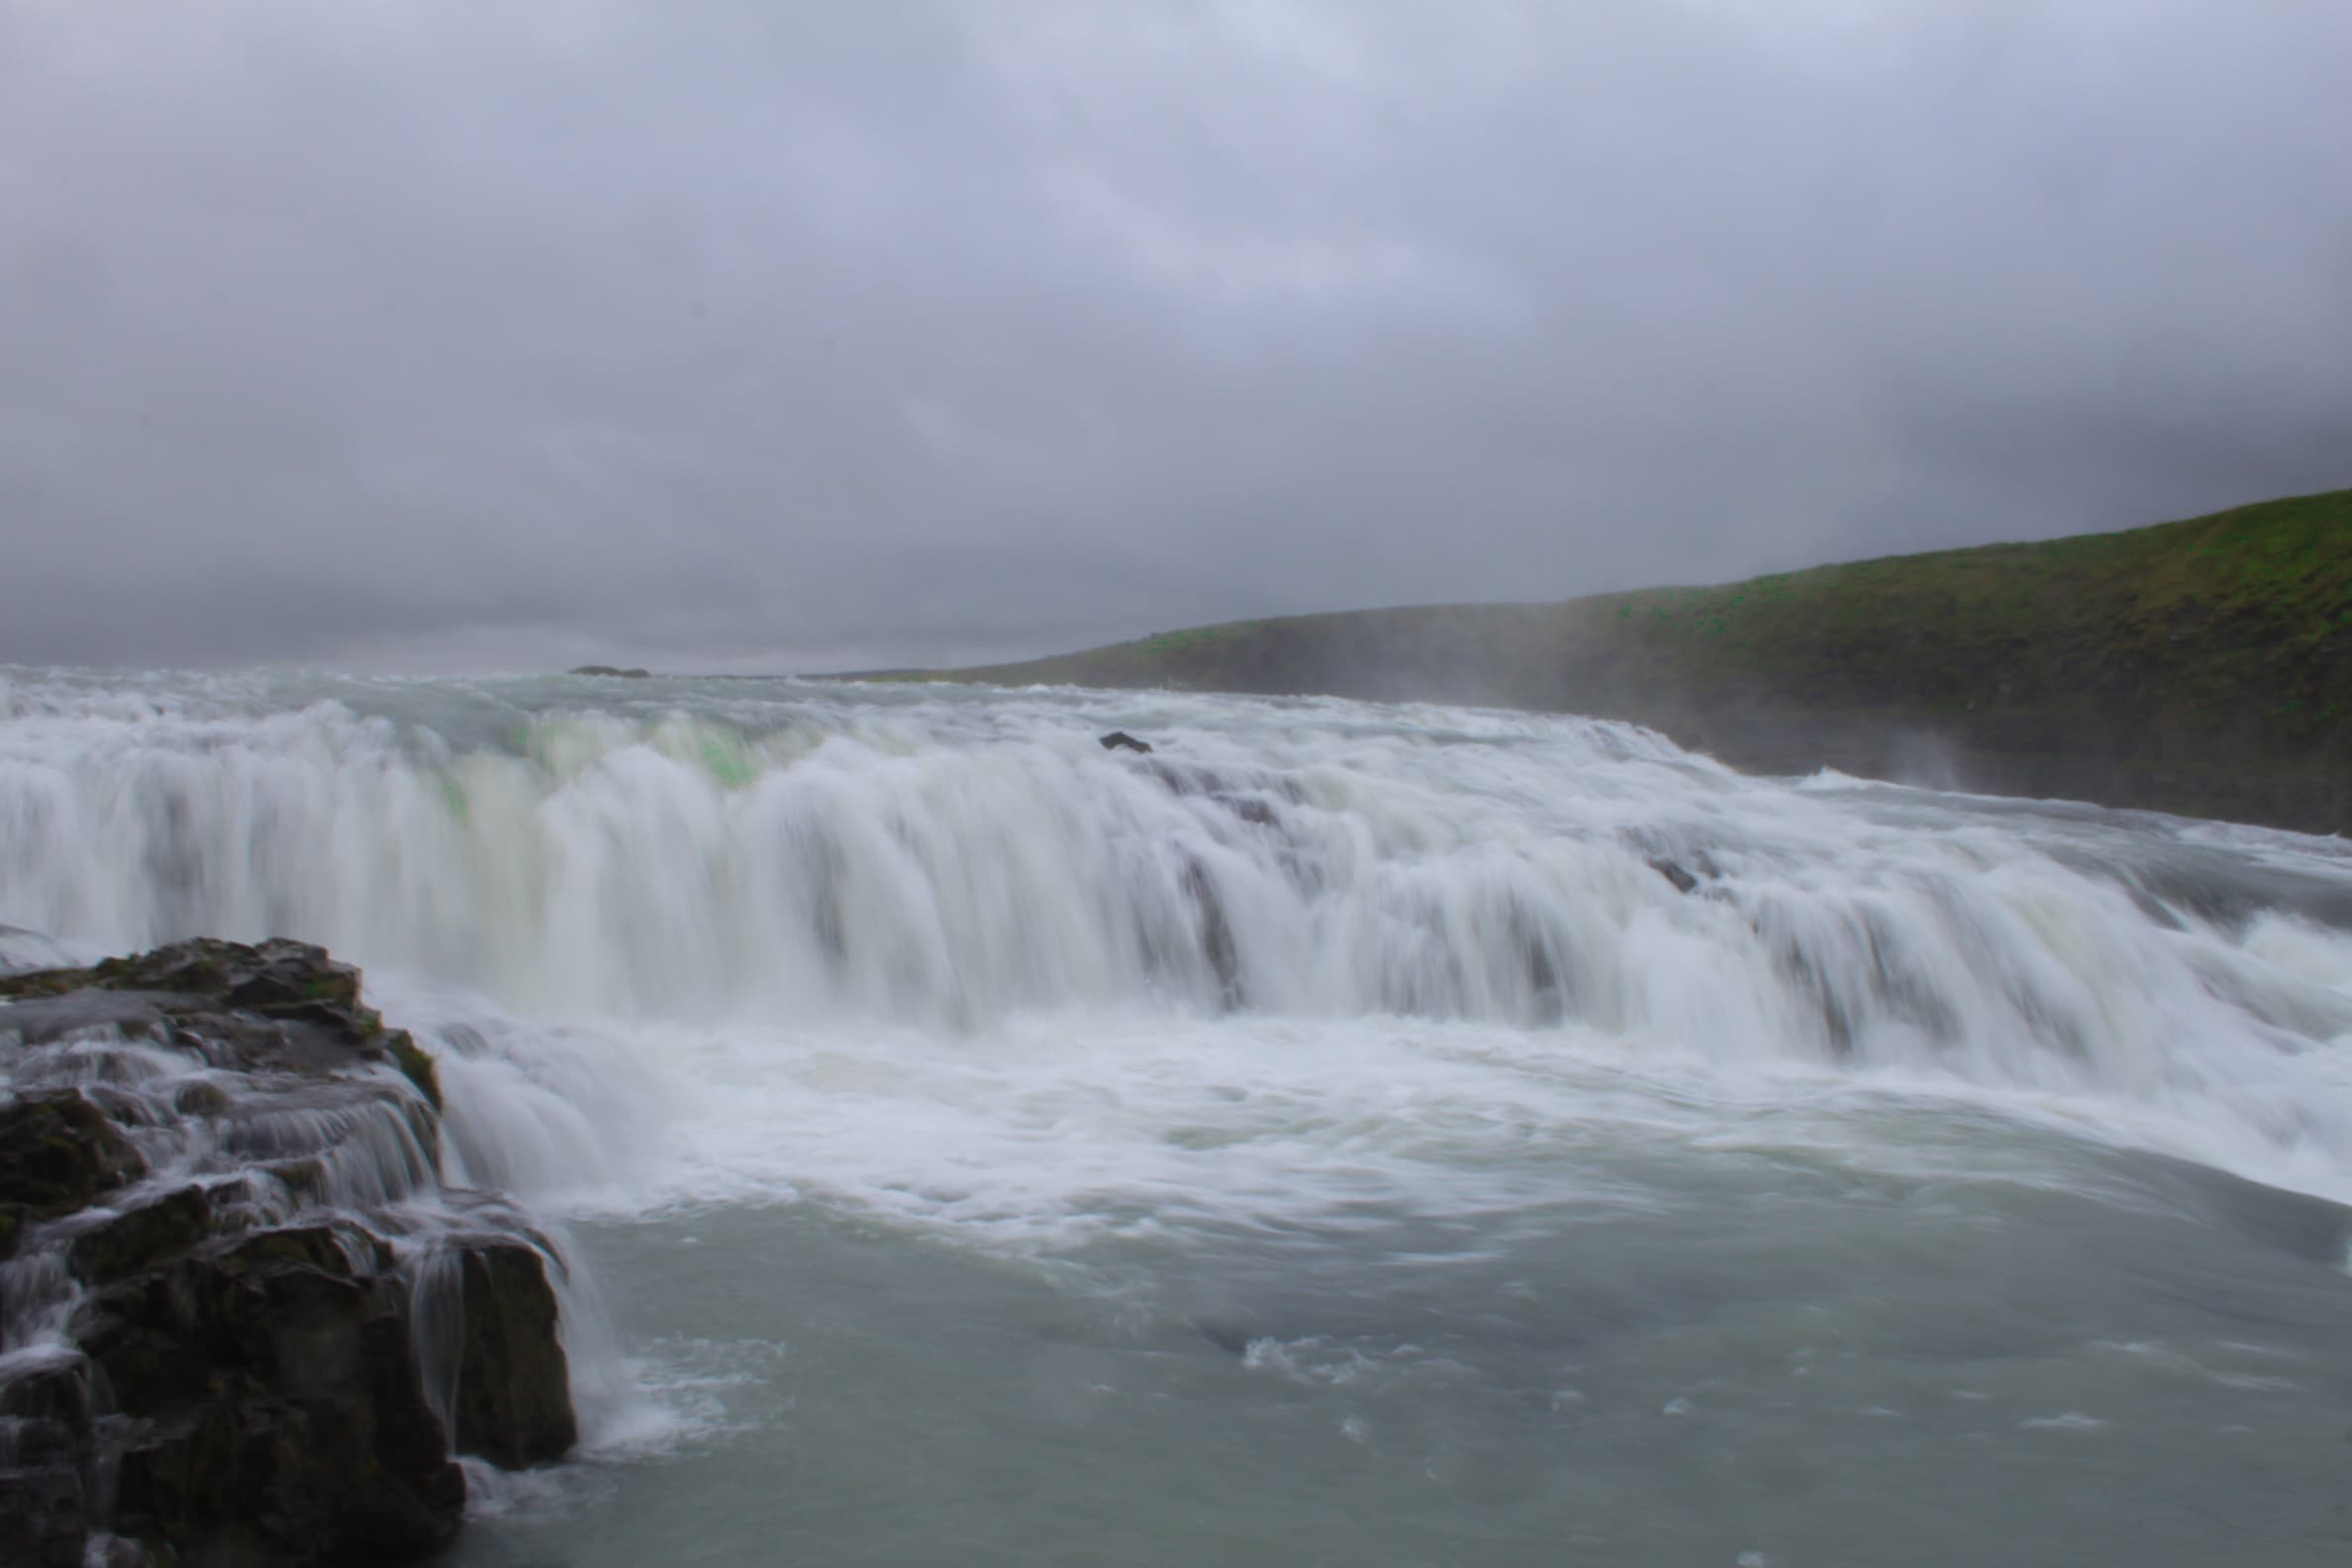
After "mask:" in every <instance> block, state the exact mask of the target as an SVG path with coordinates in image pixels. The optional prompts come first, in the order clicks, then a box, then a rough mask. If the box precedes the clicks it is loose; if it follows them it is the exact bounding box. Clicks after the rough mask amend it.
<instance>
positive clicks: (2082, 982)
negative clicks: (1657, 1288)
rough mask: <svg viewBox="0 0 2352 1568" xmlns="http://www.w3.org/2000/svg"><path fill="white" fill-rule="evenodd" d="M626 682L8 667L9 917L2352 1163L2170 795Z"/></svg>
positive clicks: (1408, 729)
mask: <svg viewBox="0 0 2352 1568" xmlns="http://www.w3.org/2000/svg"><path fill="white" fill-rule="evenodd" d="M289 686H292V687H294V689H292V690H288V689H286V688H287V687H289ZM605 690H606V691H610V690H611V688H610V687H609V686H607V687H606V688H605ZM627 696H628V697H629V698H630V699H632V700H630V701H629V702H628V703H627V705H626V706H624V707H620V708H618V710H617V711H616V710H615V709H614V708H613V707H611V706H608V705H607V704H606V702H605V700H604V698H603V694H602V693H598V692H595V691H593V690H591V689H583V688H582V687H580V686H577V685H570V686H567V685H564V684H562V683H554V684H532V683H508V684H505V685H490V686H485V687H476V688H465V689H460V690H458V691H456V692H451V691H449V690H446V689H436V688H432V687H428V686H418V687H414V688H411V687H404V686H403V685H401V684H399V683H347V684H336V683H325V684H323V685H318V686H317V687H316V689H315V690H304V689H302V688H301V687H300V686H299V685H298V684H297V683H291V682H285V683H278V684H274V685H273V684H272V683H269V682H266V681H263V680H260V679H259V678H256V677H239V678H224V679H219V680H211V681H207V680H202V679H193V678H191V679H180V680H171V681H157V680H148V681H143V682H125V683H119V684H118V683H110V682H105V681H100V680H94V679H91V678H86V677H84V678H75V677H59V676H50V677H46V678H45V677H43V676H40V675H35V674H23V675H19V676H17V677H15V678H13V679H12V680H11V682H10V683H9V685H8V687H7V688H6V691H5V696H4V697H0V704H4V706H0V714H4V715H5V724H4V726H0V920H4V921H6V922H8V923H10V924H13V925H17V926H20V927H28V928H32V929H34V930H36V931H46V932H50V933H54V934H57V935H60V936H64V937H67V938H69V939H71V940H74V941H78V942H81V943H84V944H94V945H96V946H102V947H111V948H123V947H131V946H139V945H144V944H149V943H153V942H157V941H161V940H165V939H169V938H172V937H176V936H182V935H188V934H195V933H208V934H222V935H229V936H233V937H241V938H253V937H260V936H264V935H268V934H274V933H286V934H297V935H300V936H302V937H304V938H306V939H314V940H319V941H323V942H325V943H327V944H328V945H330V946H331V947H332V948H334V949H335V950H336V951H337V952H338V953H339V954H342V955H344V956H347V957H349V958H351V959H353V960H355V961H357V962H359V963H361V964H363V965H365V966H367V967H368V968H369V970H370V972H371V974H373V973H378V972H382V973H388V974H392V975H399V976H405V977H410V978H414V979H420V980H430V981H436V982H441V983H445V984H453V985H457V986H462V987H467V988H472V989H475V990H478V991H480V992H482V993H486V994H487V995H488V996H490V997H493V998H495V999H497V1000H498V1001H499V1002H501V1003H503V1004H505V1005H507V1006H509V1007H511V1008H514V1009H517V1010H521V1011H525V1012H528V1013H531V1014H534V1015H538V1016H542V1017H548V1016H551V1017H563V1018H572V1019H578V1020H595V1019H606V1020H611V1019H630V1020H638V1021H670V1022H691V1023H698V1024H705V1025H710V1024H719V1023H735V1024H743V1023H759V1024H768V1025H776V1026H785V1027H803V1026H809V1025H813V1024H816V1023H818V1022H821V1021H824V1020H828V1019H843V1018H848V1019H856V1020H864V1021H881V1022H886V1023H892V1024H899V1025H904V1026H908V1027H913V1028H919V1029H940V1028H944V1029H951V1030H967V1031H968V1030H971V1029H984V1028H988V1027H991V1026H993V1025H995V1024H997V1023H999V1022H1001V1021H1003V1020H1005V1019H1007V1018H1008V1017H1009V1016H1012V1015H1015V1014H1017V1013H1019V1012H1021V1011H1022V1010H1035V1009H1053V1008H1067V1007H1071V1006H1079V1007H1092V1008H1107V1007H1139V1008H1146V1009H1166V1010H1174V1011H1175V1012H1178V1013H1181V1014H1189V1015H1205V1014H1212V1013H1215V1012H1216V1011H1218V1010H1219V1009H1221V1008H1225V1007H1235V1008H1240V1009H1245V1010H1249V1011H1251V1012H1254V1013H1259V1014H1267V1015H1275V1016H1307V1017H1350V1016H1359V1015H1391V1014H1394V1015H1406V1016H1418V1017H1426V1018H1431V1019H1461V1020H1472V1021H1481V1022H1487V1023H1494V1024H1504V1025H1511V1026H1527V1027H1542V1026H1555V1025H1560V1026H1568V1027H1572V1028H1575V1029H1583V1030H1589V1031H1593V1032H1595V1033H1598V1034H1600V1035H1603V1036H1606V1037H1609V1038H1612V1039H1616V1040H1619V1041H1621V1042H1622V1043H1623V1047H1624V1048H1625V1049H1626V1050H1627V1051H1628V1052H1637V1053H1643V1054H1649V1055H1656V1054H1660V1053H1665V1054H1673V1055H1683V1056H1691V1057H1697V1058H1702V1059H1717V1060H1722V1061H1729V1062H1738V1063H1742V1064H1748V1065H1754V1064H1757V1063H1759V1062H1762V1063H1770V1062H1776V1061H1777V1062H1787V1063H1815V1064H1844V1063H1850V1064H1859V1065H1865V1066H1876V1067H1882V1068H1904V1069H1912V1070H1917V1071H1920V1072H1924V1073H1932V1074H1939V1075H1948V1076H1951V1077H1954V1078H1957V1079H1961V1080H1966V1081H1969V1082H1972V1083H1975V1084H1978V1085H1983V1086H1992V1087H2007V1088H2018V1089H2025V1090H2030V1091H2073V1092H2082V1093H2088V1094H2096V1095H2107V1096H2113V1097H2117V1098H2120V1099H2124V1100H2128V1101H2134V1102H2138V1103H2141V1104H2144V1105H2149V1106H2154V1107H2160V1108H2163V1109H2166V1110H2168V1111H2171V1112H2174V1113H2177V1114H2179V1115H2182V1116H2184V1117H2186V1118H2189V1119H2191V1120H2195V1119H2196V1118H2199V1117H2202V1116H2209V1117H2215V1118H2221V1119H2225V1120H2231V1121H2234V1122H2236V1123H2239V1124H2241V1125H2242V1127H2243V1128H2245V1129H2250V1130H2252V1131H2254V1132H2255V1133H2256V1134H2258V1135H2259V1136H2261V1137H2263V1138H2267V1139H2269V1140H2271V1141H2273V1142H2275V1143H2276V1144H2277V1145H2279V1146H2280V1147H2281V1148H2282V1149H2287V1150H2292V1149H2297V1148H2302V1147H2304V1146H2306V1145H2307V1146H2309V1151H2314V1152H2315V1156H2316V1157H2317V1158H2318V1159H2319V1160H2321V1161H2322V1162H2323V1163H2324V1164H2325V1165H2326V1166H2328V1167H2331V1168H2336V1169H2352V1119H2345V1118H2341V1117H2335V1116H2329V1115H2326V1114H2323V1112H2322V1111H2321V1109H2320V1108H2317V1107H2314V1106H2313V1105H2312V1104H2311V1103H2310V1102H2309V1101H2308V1100H2307V1099H2305V1098H2304V1097H2302V1096H2300V1095H2297V1094H2296V1093H2294V1092H2293V1089H2292V1085H2291V1079H2292V1074H2291V1073H2290V1074H2287V1075H2286V1077H2284V1078H2283V1077H2282V1068H2283V1067H2286V1066H2288V1065H2290V1064H2291V1063H2292V1061H2293V1059H2294V1057H2295V1055H2296V1054H2297V1053H2298V1052H2299V1051H2303V1050H2307V1049H2310V1048H2312V1047H2314V1046H2318V1045H2324V1044H2327V1043H2328V1042H2330V1041H2332V1040H2335V1039H2337V1038H2339V1037H2340V1036H2342V1035H2343V1034H2344V1033H2345V1032H2346V1030H2347V1029H2352V1001H2348V1000H2347V997H2346V993H2345V989H2344V985H2345V979H2346V973H2347V967H2346V966H2347V960H2346V949H2345V945H2344V938H2343V933H2342V931H2340V930H2335V931H2330V930H2329V929H2327V928H2326V927H2325V926H2323V925H2321V924H2319V923H2318V922H2317V921H2314V920H2312V919H2310V918H2308V917H2307V916H2303V915H2299V914H2297V913H2296V910H2295V900H2294V898H2293V897H2292V894H2293V892H2294V889H2293V888H2292V887H2290V888H2289V889H2288V890H2287V892H2288V894H2289V895H2290V896H2286V897H2281V898H2278V899H2275V900H2273V901H2272V904H2271V906H2270V907H2264V906H2263V905H2262V904H2261V903H2259V902H2255V903H2246V902H2245V901H2243V900H2242V899H2241V900H2240V907H2238V908H2236V909H2234V910H2232V911H2230V912H2229V913H2228V914H2227V915H2226V916H2225V917H2224V918H2219V919H2216V918H2214V915H2213V910H2212V907H2211V905H2212V903H2214V902H2218V903H2220V904H2222V905H2227V904H2228V903H2229V902H2230V899H2231V897H2232V895H2233V892H2242V891H2243V890H2232V889H2230V888H2227V887H2223V888H2221V889H2219V890H2218V891H2217V892H2215V894H2214V898H2213V900H2208V901H2207V905H2206V907H2204V908H2201V907H2199V904H2198V902H2197V901H2196V900H2195V899H2193V898H2185V897H2183V896H2182V894H2181V891H2180V889H2181V887H2182V886H2184V885H2189V886H2192V887H2194V886H2197V885H2202V884H2198V883H2197V882H2196V881H2195V879H2196V877H2197V876H2198V875H2199V874H2201V873H2200V869H2199V868H2197V867H2191V868H2190V870H2189V871H2187V872H2184V873H2180V874H2176V875H2173V876H2172V877H2171V879H2170V882H2169V883H2168V882H2167V880H2166V878H2165V877H2164V876H2162V875H2159V874H2158V873H2161V872H2165V871H2167V870H2168V868H2171V867H2172V866H2173V863H2174V861H2176V860H2179V859H2182V858H2184V857H2188V851H2187V850H2186V849H2185V848H2184V847H2183V846H2181V845H2178V844H2176V843H2175V842H2174V841H2173V835H2171V834H2170V833H2168V831H2167V830H2164V829H2162V828H2160V827H2155V826H2141V827H2133V826H2131V825H2128V824H2124V823H2120V822H2118V821H2115V820H2107V821H2082V822H2075V823H2069V822H2066V821H2064V820H2030V819H2021V818H2015V817H2011V818H2009V819H2007V820H1998V819H1988V818H1983V817H1971V816H1970V815H1968V814H1967V813H1966V812H1965V811H1961V810H1957V809H1954V810H1948V811H1946V812H1944V813H1943V814H1942V815H1940V816H1936V817H1934V818H1932V819H1931V820H1927V821H1923V822H1919V823H1904V822H1890V821H1888V820H1885V819H1884V818H1882V817H1879V816H1874V815H1873V814H1872V813H1871V812H1870V811H1869V810H1867V809H1865V808H1864V807H1863V806H1862V805H1860V804H1859V803H1857V801H1856V800H1855V799H1853V798H1852V797H1850V796H1846V795H1841V794H1837V793H1824V792H1812V793H1808V792H1803V791H1792V790H1790V789H1787V788H1785V787H1781V786H1776V785H1772V784H1769V783H1759V782H1756V781H1750V780H1746V779H1742V778H1739V777H1737V776H1735V775H1733V774H1730V773H1728V772H1726V771H1724V770H1722V769H1720V768H1717V767H1715V766H1714V765H1712V764H1710V763H1708V762H1706V761H1705V760H1703V759H1700V758H1696V757H1692V756H1688V755H1685V754H1683V753H1681V752H1678V751H1677V750H1675V749H1674V748H1673V747H1672V746H1670V745H1669V744H1667V743H1666V742H1664V741H1663V740H1661V739H1659V738H1658V737H1656V736H1654V735H1648V734H1646V733H1643V732H1639V731H1634V730H1630V729H1626V728H1622V727H1617V726H1610V725H1601V724H1592V723H1583V722H1578V721H1559V720H1542V719H1532V718H1519V717H1514V716H1504V715H1497V714H1464V713H1450V712H1443V711H1435V710H1414V711H1401V712H1382V711H1376V710H1366V709H1359V708H1354V707H1351V706H1349V705H1344V704H1337V703H1290V704H1269V703H1229V702H1227V703H1216V702H1211V701H1207V700H1191V701H1178V700H1160V701H1158V702H1157V704H1156V707H1157V715H1156V717H1158V718H1160V720H1161V722H1162V729H1161V730H1160V731H1159V734H1160V735H1161V738H1162V740H1163V745H1162V749H1161V751H1160V752H1159V753H1158V754H1157V755H1154V756H1152V757H1149V758H1143V757H1131V756H1128V755H1127V754H1126V753H1106V752H1105V751H1104V750H1102V749H1101V748H1099V747H1098V746H1097V745H1096V744H1095V741H1094V729H1095V722H1094V713H1093V710H1094V709H1096V708H1101V709H1102V710H1103V711H1104V712H1106V713H1109V712H1120V713H1125V712H1127V711H1129V709H1130V708H1131V707H1132V704H1131V703H1120V704H1117V705H1116V706H1110V705H1105V704H1103V703H1102V702H1100V701H1099V700H1091V699H1089V700H1082V699H1078V698H1074V697H1068V696H1038V695H1028V696H1023V697H1017V698H1000V699H995V700H993V701H991V700H987V699H979V698H974V697H971V696H968V695H965V694H951V695H945V696H929V695H925V696H918V697H915V698H912V699H910V698H908V697H906V696H904V695H901V694H895V693H886V694H883V695H882V696H881V697H880V698H878V699H877V698H873V697H870V696H869V694H868V693H866V692H862V691H858V690H855V689H851V690H848V691H845V692H841V691H829V690H825V689H821V688H808V687H784V688H781V689H779V688H776V687H773V686H762V687H756V688H730V687H728V686H726V685H712V686H704V687H699V688H688V689H684V690H678V689H665V690H662V691H660V692H658V693H652V692H648V693H646V694H645V695H644V696H642V697H639V696H637V694H636V693H628V694H627ZM2282 836H2283V835H2282ZM1661 855H1663V856H1666V857H1670V858H1673V859H1675V860H1678V861H1681V862H1687V863H1688V864H1689V865H1690V866H1691V867H1693V868H1694V869H1696V870H1698V871H1700V872H1701V873H1702V885H1701V887H1700V888H1699V889H1698V890H1697V891H1696V893H1695V894H1692V895H1685V894H1683V893H1681V892H1678V891H1677V889H1676V888H1675V887H1674V886H1673V885H1671V884H1670V883H1669V882H1668V881H1667V880H1666V878H1665V877H1664V876H1663V875H1661V874H1660V872H1659V871H1658V870H1656V869H1653V867H1652V866H1651V865H1650V864H1648V863H1646V862H1647V861H1648V860H1649V859H1651V858H1652V857H1654V856H1661ZM2339 864H2340V862H2329V861H2327V860H2324V859H2322V858H2319V857H2318V856H2317V855H2316V854H2314V856H2313V858H2312V861H2311V864H2310V866H2309V867H2306V868H2304V870H2303V873H2301V874H2303V875H2304V876H2305V878H2306V880H2307V879H2309V878H2316V877H2322V876H2324V875H2326V874H2331V873H2332V872H2333V870H2335V869H2336V868H2337V866H2338V865H2339ZM2184 877H2186V878H2188V881H2187V882H2186V883H2184ZM2305 891H2306V892H2307V893H2311V894H2312V896H2324V897H2333V898H2335V899H2336V900H2337V905H2336V906H2335V907H2337V908H2338V909H2340V907H2341V904H2342V894H2341V892H2340V890H2339V891H2337V892H2334V893H2328V892H2327V890H2326V886H2324V885H2321V884H2318V883H2313V884H2312V886H2311V887H2310V888H2306V889H2305ZM2306 902H2308V901H2307V899H2306Z"/></svg>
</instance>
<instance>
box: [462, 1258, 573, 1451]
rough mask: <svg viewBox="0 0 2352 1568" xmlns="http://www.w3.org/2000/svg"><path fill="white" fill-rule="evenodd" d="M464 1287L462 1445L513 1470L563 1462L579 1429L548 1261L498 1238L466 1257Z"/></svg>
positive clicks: (463, 1263)
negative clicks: (558, 1335) (558, 1332)
mask: <svg viewBox="0 0 2352 1568" xmlns="http://www.w3.org/2000/svg"><path fill="white" fill-rule="evenodd" d="M458 1280H459V1299H460V1301H461V1303H462V1306H463V1312H462V1315H461V1325H460V1327H459V1339H458V1356H457V1399H456V1410H455V1424H456V1432H455V1436H456V1440H457V1446H458V1447H459V1448H460V1449H461V1450H463V1451H464V1452H466V1453H472V1454H480V1455H481V1456H482V1457H483V1458H485V1459H487V1460H489V1461H490V1462H491V1463H493V1464H498V1465H504V1466H506V1467H507V1468H509V1469H521V1468H523V1467H524V1466H526V1465H535V1464H545V1463H547V1462H549V1461H551V1460H556V1459H560V1458H562V1457H563V1456H564V1454H565V1453H566V1452H568V1451H569V1450H570V1448H571V1446H572V1444H573V1443H575V1442H577V1441H578V1440H579V1427H578V1424H577V1422H576V1421H575V1419H574V1417H573V1414H572V1403H571V1372H570V1367H569V1365H568V1363H567V1362H566V1361H565V1359H564V1354H563V1346H562V1345H561V1344H560V1343H559V1342H557V1340H556V1337H555V1290H554V1287H553V1286H552V1285H551V1284H550V1283H549V1282H548V1279H547V1261H546V1258H545V1257H544V1256H543V1255H541V1253H540V1252H539V1249H538V1248H537V1247H535V1246H532V1245H529V1244H527V1243H525V1242H522V1241H516V1240H510V1239H504V1238H492V1239H489V1240H486V1241H482V1242H478V1243H475V1244H473V1245H469V1246H467V1247H466V1248H465V1249H464V1251H463V1252H462V1253H461V1254H460V1260H459V1263H458Z"/></svg>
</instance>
